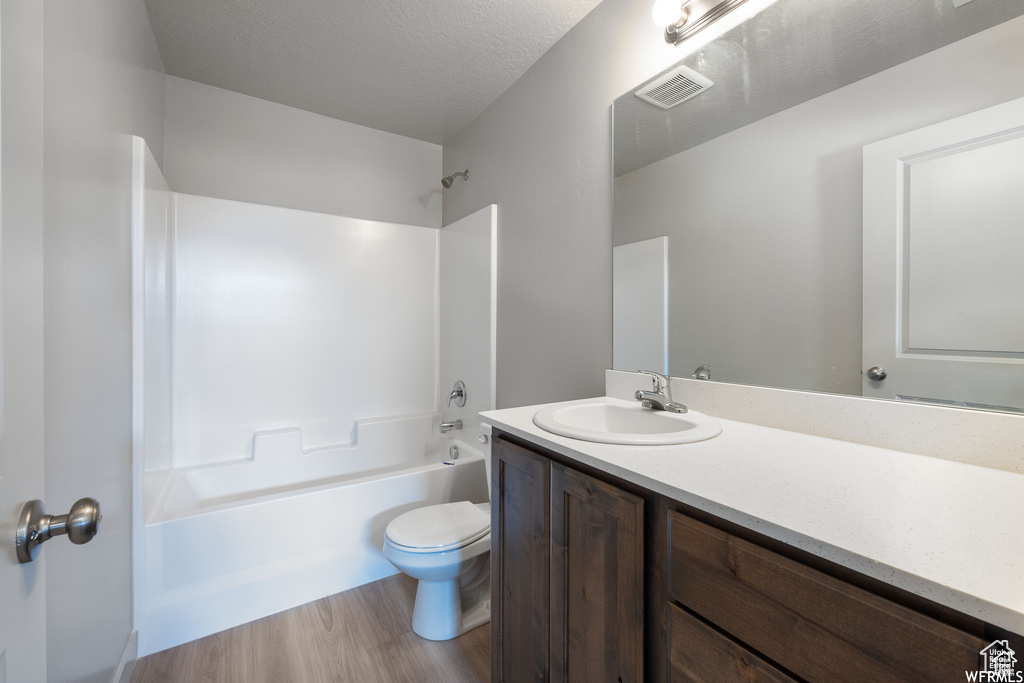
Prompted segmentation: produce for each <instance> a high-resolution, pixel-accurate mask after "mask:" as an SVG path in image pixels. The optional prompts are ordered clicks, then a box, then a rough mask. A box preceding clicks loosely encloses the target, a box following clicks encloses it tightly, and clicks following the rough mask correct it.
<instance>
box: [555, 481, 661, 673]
mask: <svg viewBox="0 0 1024 683" xmlns="http://www.w3.org/2000/svg"><path fill="white" fill-rule="evenodd" d="M643 511H644V501H643V499H641V498H639V497H637V496H634V495H631V494H629V493H626V492H625V491H623V490H621V489H619V488H617V487H615V486H613V485H611V484H609V483H607V482H604V481H601V480H599V479H595V478H594V477H590V476H587V475H585V474H582V473H580V472H577V471H576V470H574V469H571V468H568V467H566V466H564V465H561V464H558V463H552V465H551V681H552V683H563V682H564V683H592V682H593V681H614V682H616V683H641V681H642V680H643V646H644V645H643V631H644V623H643V620H644V582H643V579H644V577H643V569H644V568H643V552H644V550H643Z"/></svg>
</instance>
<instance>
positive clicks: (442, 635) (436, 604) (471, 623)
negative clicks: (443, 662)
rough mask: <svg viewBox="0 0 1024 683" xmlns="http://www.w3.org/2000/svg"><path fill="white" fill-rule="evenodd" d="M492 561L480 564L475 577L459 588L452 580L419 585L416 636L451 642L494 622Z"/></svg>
mask: <svg viewBox="0 0 1024 683" xmlns="http://www.w3.org/2000/svg"><path fill="white" fill-rule="evenodd" d="M489 559H490V558H486V560H485V561H484V562H482V563H480V564H481V565H482V566H481V567H480V570H479V572H478V573H477V574H476V576H472V575H471V576H470V580H469V581H468V582H464V583H463V584H462V585H460V582H459V580H458V579H454V580H451V581H427V580H425V579H420V580H419V582H418V583H417V584H416V603H415V604H414V605H413V609H412V630H413V633H415V634H416V635H418V636H420V637H421V638H426V639H427V640H450V639H452V638H457V637H458V636H461V635H462V634H463V633H466V632H467V631H472V630H473V629H475V628H476V627H478V626H483V625H484V624H486V623H488V622H489V621H490V620H491V601H490V597H491V595H490V562H489V561H487V560H489Z"/></svg>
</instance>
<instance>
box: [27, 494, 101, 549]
mask: <svg viewBox="0 0 1024 683" xmlns="http://www.w3.org/2000/svg"><path fill="white" fill-rule="evenodd" d="M100 519H102V517H101V516H100V504H99V502H97V501H96V499H94V498H80V499H79V500H78V501H76V502H75V504H74V505H72V506H71V512H69V513H68V514H66V515H48V514H46V511H45V510H43V501H41V500H30V501H29V502H27V503H25V507H23V508H22V509H21V517H19V518H18V532H17V535H16V536H15V539H14V545H15V547H16V548H17V551H18V561H19V562H21V563H22V564H25V563H26V562H31V561H32V560H34V559H36V555H38V554H39V546H41V545H42V544H43V541H47V540H49V539H51V538H53V537H54V536H63V535H67V537H68V540H70V541H71V542H72V543H74V544H75V545H81V544H83V543H88V542H89V541H91V540H92V538H93V536H95V535H96V532H97V531H99V528H100Z"/></svg>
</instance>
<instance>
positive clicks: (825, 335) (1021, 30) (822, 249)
mask: <svg viewBox="0 0 1024 683" xmlns="http://www.w3.org/2000/svg"><path fill="white" fill-rule="evenodd" d="M1011 64H1024V18H1019V19H1015V20H1012V21H1010V22H1007V23H1006V24H1003V25H1001V26H997V27H995V28H993V29H990V30H988V31H984V32H982V33H979V34H976V35H974V36H972V37H969V38H966V39H964V40H962V41H959V42H957V43H954V44H953V45H950V46H947V47H945V48H942V49H940V50H937V51H935V52H933V53H931V54H927V55H924V56H922V57H919V58H917V59H914V60H911V61H909V62H906V63H904V64H901V65H899V66H896V67H893V68H891V69H888V70H886V71H884V72H881V73H878V74H876V75H874V76H871V77H869V78H866V79H864V80H862V81H859V82H857V83H853V84H851V85H849V86H846V87H844V88H841V89H839V90H836V91H833V92H831V93H828V94H826V95H823V96H821V97H818V98H816V99H814V100H811V101H809V102H806V103H803V104H801V105H798V106H795V107H792V108H790V109H788V110H786V111H783V112H780V113H778V114H776V115H774V116H771V117H768V118H766V119H763V120H761V121H759V122H757V123H754V124H751V125H749V126H746V127H744V128H742V129H739V130H737V131H734V132H732V133H728V134H726V135H723V136H721V137H719V138H716V139H714V140H711V141H709V142H707V143H705V144H703V145H699V146H698V147H695V148H693V149H690V150H687V151H685V152H682V153H680V154H677V155H675V156H673V157H669V158H667V159H664V160H662V161H660V162H657V163H655V164H651V165H650V166H647V167H645V168H642V169H639V170H637V171H634V172H632V173H629V174H626V175H624V176H621V177H620V178H618V179H617V180H616V183H615V224H616V225H619V226H630V227H629V230H621V231H617V232H616V239H617V240H618V241H619V242H634V241H636V240H642V239H646V238H650V237H655V236H658V235H666V234H667V235H669V236H670V237H671V239H670V240H669V244H670V246H669V271H670V273H671V277H670V283H671V284H670V294H669V302H670V303H669V305H670V313H669V318H670V325H671V327H670V333H669V367H670V369H671V370H673V371H674V372H675V373H676V374H679V375H688V374H689V373H690V372H692V369H693V368H696V367H697V366H698V365H700V364H702V363H710V364H711V366H712V370H713V374H712V376H713V378H714V379H715V380H721V381H726V382H740V383H745V384H761V385H766V386H784V387H796V388H800V389H805V390H812V391H828V392H836V393H849V394H856V395H859V394H860V391H861V376H860V371H861V253H862V247H861V234H862V230H861V223H862V203H861V184H862V182H861V174H862V161H861V159H862V147H863V146H864V145H865V144H868V143H871V142H875V141H877V140H881V139H884V138H888V137H891V136H893V135H897V134H899V133H903V132H906V131H910V130H914V129H916V128H921V127H923V126H926V125H929V124H932V123H936V122H938V121H942V120H946V119H949V118H952V117H955V116H959V115H962V114H965V113H968V112H971V111H975V110H978V109H982V108H984V107H988V106H991V105H993V104H997V103H1000V102H1004V101H1006V100H1009V99H1013V98H1016V97H1020V96H1022V95H1024V69H1019V68H1017V69H1014V68H1010V67H1008V65H1011ZM680 188H685V191H683V192H680ZM680 205H685V211H680Z"/></svg>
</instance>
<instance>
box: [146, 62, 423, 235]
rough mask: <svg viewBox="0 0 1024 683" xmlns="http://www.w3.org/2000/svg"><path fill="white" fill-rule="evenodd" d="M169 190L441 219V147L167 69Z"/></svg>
mask: <svg viewBox="0 0 1024 683" xmlns="http://www.w3.org/2000/svg"><path fill="white" fill-rule="evenodd" d="M166 111H167V114H166V116H167V121H166V143H165V147H166V154H165V160H164V164H163V170H164V177H166V178H167V184H168V185H170V186H171V189H172V190H174V191H175V192H184V193H187V194H197V195H203V196H207V197H217V198H220V199H235V200H238V201H242V202H253V203H257V204H269V205H271V206H282V207H285V208H289V209H303V210H306V211H319V212H321V213H329V214H335V215H341V216H351V217H353V218H369V219H373V220H381V221H390V222H394V223H406V224H410V225H421V226H425V227H430V228H439V227H441V146H440V145H435V144H433V143H429V142H422V141H420V140H413V139H412V138H407V137H402V136H401V135H395V134H393V133H385V132H383V131H379V130H373V129H372V128H366V127H365V126H357V125H356V124H354V123H346V122H345V121H338V120H337V119H331V118H328V117H326V116H320V115H319V114H312V113H310V112H308V111H302V110H301V109H295V108H293V107H287V106H285V105H283V104H276V103H274V102H267V101H266V100H261V99H257V98H255V97H249V96H248V95H240V94H238V93H235V92H231V91H229V90H223V89H221V88H215V87H213V86H209V85H203V84H201V83H195V82H193V81H187V80H184V79H181V78H175V77H173V76H168V77H167V110H166Z"/></svg>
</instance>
